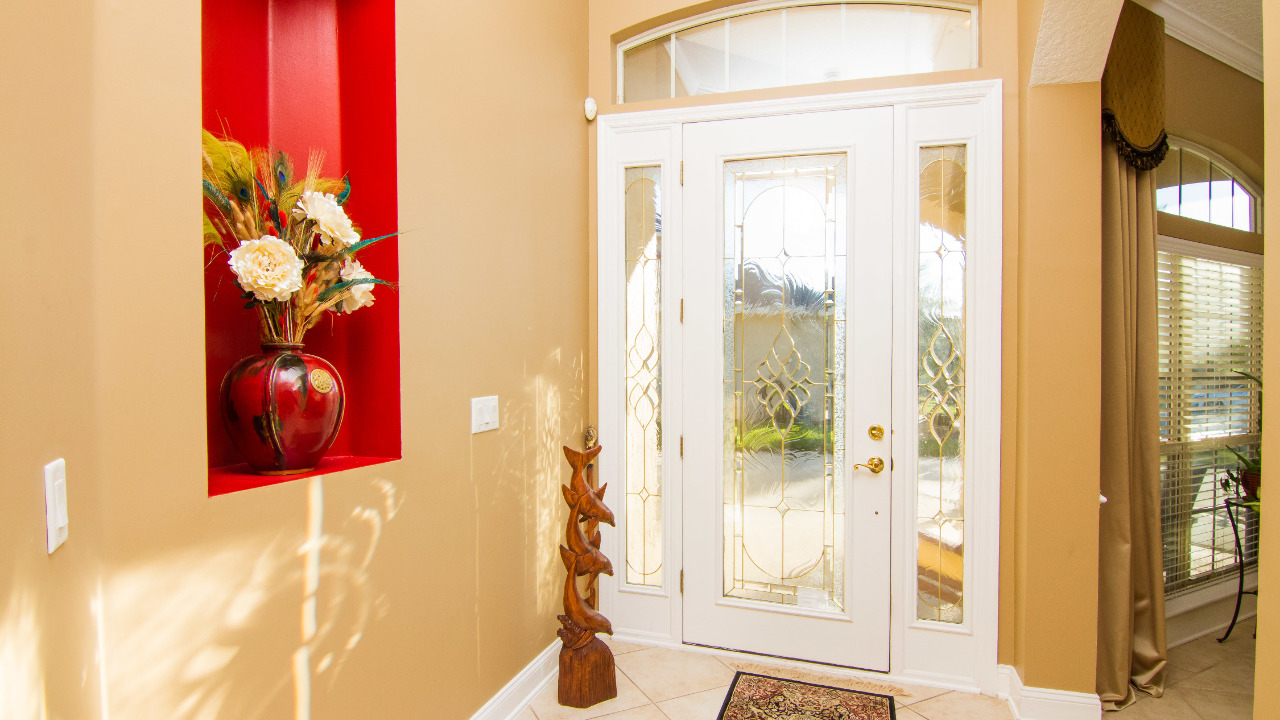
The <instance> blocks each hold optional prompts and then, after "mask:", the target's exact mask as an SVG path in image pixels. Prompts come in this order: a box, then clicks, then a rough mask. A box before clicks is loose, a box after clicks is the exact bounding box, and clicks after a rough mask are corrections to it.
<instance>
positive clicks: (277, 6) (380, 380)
mask: <svg viewBox="0 0 1280 720" xmlns="http://www.w3.org/2000/svg"><path fill="white" fill-rule="evenodd" d="M202 13H203V28H202V40H201V44H202V52H203V62H204V65H203V68H202V76H203V102H204V107H203V121H204V127H205V128H206V129H208V130H210V131H211V132H213V133H215V134H222V133H223V132H225V133H226V134H228V135H230V136H231V137H233V138H235V139H236V140H238V141H240V142H242V143H244V144H245V145H247V146H255V145H269V146H270V147H272V148H273V149H279V150H283V151H285V152H287V153H289V154H290V155H291V156H292V157H293V159H294V164H295V167H297V168H298V169H299V171H301V169H302V168H304V167H305V165H306V158H307V156H308V155H309V154H310V152H311V151H312V150H322V151H323V152H324V153H325V162H324V170H325V173H326V174H328V175H332V176H338V175H340V174H341V173H343V172H346V174H347V175H348V177H349V178H350V179H351V186H352V191H351V196H350V198H349V199H348V202H347V205H346V210H347V213H348V215H349V216H350V217H351V219H352V220H353V221H354V223H355V224H356V227H357V228H359V229H360V231H361V235H362V236H363V237H376V236H378V235H384V234H387V233H391V232H395V231H396V230H397V217H396V211H397V191H396V105H395V97H396V86H395V3H394V0H343V1H342V2H338V0H268V1H266V2H264V1H263V0H206V2H205V3H204V5H203V8H202ZM192 142H193V144H194V142H195V139H194V137H193V139H192ZM192 192H195V188H192ZM396 247H397V243H396V240H395V239H389V240H384V241H382V242H381V243H378V244H377V245H374V246H372V247H370V248H368V249H367V250H364V251H362V252H361V253H360V261H361V262H362V263H363V264H364V266H365V267H366V268H367V269H368V270H369V271H370V272H372V273H373V274H374V276H376V277H378V278H381V279H384V280H389V281H392V282H394V281H395V280H396V279H397V278H398V276H399V266H398V261H397V252H396ZM205 261H206V269H205V358H206V412H207V422H208V447H209V494H210V495H220V494H224V493H227V492H234V491H237V490H243V489H247V488H250V487H258V486H262V485H269V484H274V483H278V482H285V481H288V480H294V479H298V478H301V477H307V476H308V475H294V476H289V477H267V476H259V475H253V474H251V473H249V471H248V467H247V466H245V465H243V464H241V461H240V458H239V456H238V454H237V452H236V450H235V448H234V447H233V446H232V445H231V440H230V438H229V437H228V436H227V433H226V431H225V430H224V429H223V425H222V415H221V412H220V410H219V409H218V389H219V387H220V385H221V383H222V377H223V375H225V374H226V372H227V370H228V369H229V368H230V367H231V365H232V364H234V363H235V362H236V361H237V360H239V359H240V358H242V357H244V356H246V355H251V354H254V353H256V352H258V337H257V322H256V317H255V315H254V314H253V313H252V312H250V311H248V310H245V309H244V307H243V305H244V301H243V300H242V299H241V298H240V289H239V288H238V287H237V286H236V284H235V281H234V277H233V276H232V275H231V272H230V270H229V269H228V268H227V265H226V261H225V255H223V254H221V253H217V254H215V253H213V252H212V251H209V252H206V255H205ZM374 294H375V298H376V301H375V303H374V304H373V306H372V307H367V308H362V309H360V310H359V311H357V312H355V313H353V314H351V315H343V316H333V317H331V318H330V319H327V320H325V321H322V322H321V323H320V324H319V325H317V326H316V327H314V328H312V329H311V330H310V331H309V332H308V333H307V336H306V351H307V352H311V353H314V354H316V355H319V356H321V357H323V358H325V359H327V360H328V361H329V362H331V363H333V365H334V367H336V368H337V369H338V372H339V374H341V376H342V379H343V382H344V383H345V386H346V391H347V407H346V414H345V419H344V420H343V423H342V430H341V431H340V432H339V433H338V438H337V441H336V442H335V443H334V445H333V448H332V449H331V450H330V451H329V455H328V457H327V458H326V460H325V461H324V463H322V464H321V466H320V467H319V468H317V471H316V473H312V474H318V473H322V472H332V471H335V470H342V469H348V468H352V467H360V466H363V465H371V464H374V463H378V462H386V461H388V460H394V459H399V458H400V457H401V450H400V448H401V444H400V338H399V328H400V312H399V301H398V298H397V296H396V292H395V291H394V290H393V289H391V288H386V287H378V288H377V289H376V290H375V291H374Z"/></svg>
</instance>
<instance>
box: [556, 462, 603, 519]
mask: <svg viewBox="0 0 1280 720" xmlns="http://www.w3.org/2000/svg"><path fill="white" fill-rule="evenodd" d="M600 449H601V448H600V446H599V445H597V446H595V447H593V448H591V449H590V450H587V451H586V452H579V451H577V450H574V449H573V448H571V447H569V446H567V445H566V446H565V447H564V456H565V459H567V460H568V461H569V466H570V467H572V468H573V476H572V477H571V478H570V479H569V485H568V486H565V485H561V486H560V491H561V492H562V493H563V494H564V500H565V502H567V503H568V504H569V507H573V506H575V505H578V501H579V500H581V499H582V498H583V496H586V497H587V500H588V501H587V503H586V504H585V505H582V506H581V510H580V512H581V513H582V516H583V517H586V518H592V519H596V520H599V521H600V522H602V523H605V524H607V525H614V524H615V522H614V518H613V511H612V510H610V509H609V507H608V506H607V505H605V504H604V502H603V501H602V500H601V498H603V497H604V492H605V488H607V487H609V484H608V483H605V484H604V485H601V486H600V489H599V490H592V489H591V486H590V485H588V484H587V480H586V477H585V476H584V475H583V470H584V469H585V468H586V467H587V465H588V464H589V463H590V462H591V461H592V460H594V459H595V457H596V456H597V455H599V454H600Z"/></svg>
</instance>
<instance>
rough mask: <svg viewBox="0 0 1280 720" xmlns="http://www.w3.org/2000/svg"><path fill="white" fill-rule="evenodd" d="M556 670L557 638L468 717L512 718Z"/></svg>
mask: <svg viewBox="0 0 1280 720" xmlns="http://www.w3.org/2000/svg"><path fill="white" fill-rule="evenodd" d="M559 671H560V641H559V640H556V641H555V642H553V643H551V644H550V645H548V646H547V649H546V650H543V651H542V652H540V653H538V656H537V657H535V658H534V659H533V662H531V663H529V664H528V665H526V666H525V667H524V669H523V670H521V671H520V672H518V673H516V676H515V677H513V678H511V682H509V683H507V684H506V685H504V686H503V688H502V689H501V690H499V691H498V693H497V694H496V695H494V696H493V697H491V698H489V702H487V703H485V704H484V706H483V707H481V708H480V709H479V710H477V711H476V714H475V715H472V716H471V720H515V717H516V716H517V715H519V714H520V713H521V712H523V711H524V709H525V708H527V707H529V703H531V702H533V698H534V697H536V696H537V695H538V693H540V692H542V688H544V687H546V685H547V683H548V682H551V681H552V680H553V679H555V677H556V675H557V674H558V673H559Z"/></svg>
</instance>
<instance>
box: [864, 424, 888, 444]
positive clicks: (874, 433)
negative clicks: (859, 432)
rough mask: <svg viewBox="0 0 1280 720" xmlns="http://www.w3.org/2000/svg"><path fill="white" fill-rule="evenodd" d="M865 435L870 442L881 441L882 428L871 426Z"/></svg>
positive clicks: (882, 437) (882, 435)
mask: <svg viewBox="0 0 1280 720" xmlns="http://www.w3.org/2000/svg"><path fill="white" fill-rule="evenodd" d="M867 435H868V436H870V437H871V439H872V440H883V439H884V428H882V427H880V426H879V425H872V426H871V427H869V428H867Z"/></svg>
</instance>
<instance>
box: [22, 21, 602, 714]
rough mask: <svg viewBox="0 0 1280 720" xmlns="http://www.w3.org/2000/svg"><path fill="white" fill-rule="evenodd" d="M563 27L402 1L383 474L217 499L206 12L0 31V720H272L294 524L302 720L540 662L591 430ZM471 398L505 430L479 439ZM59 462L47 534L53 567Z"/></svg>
mask: <svg viewBox="0 0 1280 720" xmlns="http://www.w3.org/2000/svg"><path fill="white" fill-rule="evenodd" d="M586 20H587V13H586V4H585V3H584V2H563V3H553V4H547V3H523V4H522V3H514V4H513V3H507V2H498V0H472V2H468V3H448V4H445V3H431V4H423V3H401V4H400V8H399V18H398V21H399V22H398V28H399V30H398V38H397V44H398V68H399V69H398V73H399V128H400V148H399V153H400V155H399V163H400V207H401V215H400V224H401V226H402V227H403V228H405V229H408V230H411V231H412V232H411V234H409V235H407V236H406V237H405V238H404V239H403V240H402V241H401V250H400V258H401V275H400V281H401V288H400V294H401V317H402V330H401V341H402V359H401V362H402V368H403V400H404V411H403V422H404V436H403V440H404V460H403V461H400V462H397V463H394V464H390V465H383V466H379V467H374V468H368V469H363V470H358V471H350V472H345V473H341V474H336V475H331V476H328V477H326V478H324V480H323V481H322V482H321V483H317V484H315V485H312V484H310V483H308V482H307V481H299V482H291V483H286V484H283V485H279V486H275V487H270V488H263V489H258V490H253V491H249V492H244V493H239V494H235V495H231V496H226V497H220V498H215V499H209V498H207V497H206V485H205V482H206V477H205V441H204V426H203V420H202V419H203V417H204V405H203V403H204V389H203V385H204V371H203V354H202V353H203V349H202V348H203V342H202V339H203V331H202V328H201V322H202V300H201V297H202V295H201V263H202V260H201V254H200V249H199V239H198V231H197V230H196V228H197V227H198V226H199V213H200V205H199V199H198V195H197V194H196V193H195V190H194V188H195V187H196V182H197V178H198V175H199V165H198V159H197V155H196V154H194V153H195V150H194V149H195V147H196V145H195V142H196V139H195V138H196V137H197V135H196V133H197V130H198V128H199V125H200V11H199V3H195V4H192V3H171V2H162V1H160V0H150V1H149V2H134V3H116V2H107V1H106V0H97V1H96V2H95V1H93V0H78V1H70V0H69V1H68V2H66V3H59V4H57V5H56V7H53V6H50V7H43V6H39V7H38V6H37V5H33V4H29V3H28V4H22V3H6V4H5V22H4V23H3V24H0V53H2V54H3V56H4V58H5V60H6V62H5V63H4V65H5V67H6V72H5V73H4V74H3V75H0V97H2V98H3V102H0V127H3V129H4V131H3V133H0V166H3V167H4V168H5V170H6V172H5V176H4V178H3V180H0V188H2V189H3V192H0V198H3V199H2V200H0V204H2V205H3V207H4V209H5V215H6V216H7V217H8V218H9V220H8V226H7V232H6V234H5V235H6V237H5V248H6V252H7V255H8V257H9V259H10V262H11V263H16V266H17V267H15V271H14V272H13V273H11V278H10V280H9V282H6V283H5V284H4V288H5V290H4V292H5V299H6V301H7V302H5V303H3V305H2V306H0V313H2V314H3V320H2V325H0V326H2V327H3V328H4V330H5V336H6V340H5V341H4V342H2V343H0V368H3V376H4V378H5V380H6V385H7V390H6V392H5V393H4V394H3V398H4V400H3V406H4V412H3V413H0V477H3V478H4V479H3V481H0V547H3V548H4V549H5V551H4V552H3V553H0V715H4V717H5V718H6V720H8V719H10V718H13V719H14V720H28V719H34V718H37V717H40V718H43V717H46V715H44V714H42V710H41V708H42V706H44V707H47V713H48V714H47V717H50V718H62V719H64V720H79V719H81V718H97V717H108V716H109V717H113V718H123V717H135V718H173V719H177V718H192V717H197V716H199V717H221V718H231V717H234V718H238V719H245V720H249V719H252V718H270V719H272V720H274V719H276V718H284V717H294V716H295V703H294V687H295V685H294V680H293V677H292V674H291V667H292V659H291V658H292V656H293V654H294V653H295V651H296V650H297V648H298V647H299V615H300V612H301V605H302V601H303V595H304V593H303V584H302V572H303V558H302V557H299V555H298V551H299V548H300V547H301V546H302V544H303V542H304V540H305V539H306V534H307V527H308V525H307V520H308V512H309V511H314V512H315V513H316V516H317V518H319V519H321V520H322V527H321V528H320V529H322V532H323V536H322V538H321V544H320V548H321V549H320V559H321V561H322V564H321V565H320V570H321V573H320V585H319V593H318V595H317V597H318V600H319V613H320V619H321V622H322V628H321V638H320V639H319V640H318V641H317V643H316V646H315V647H314V648H313V655H312V657H313V659H312V663H311V665H312V667H313V668H319V667H320V666H322V665H326V663H327V667H326V669H325V670H323V671H320V670H318V669H317V670H316V673H315V677H314V680H313V683H312V687H311V698H312V704H311V709H310V714H309V717H312V718H316V719H317V720H318V719H320V718H352V717H388V718H407V717H422V716H423V715H422V713H423V712H427V713H428V715H429V716H431V717H438V718H464V717H468V716H470V714H471V713H472V712H474V711H475V710H476V709H477V708H478V707H479V706H480V705H481V704H482V703H483V702H485V701H486V700H487V699H488V698H489V697H491V696H492V695H493V694H494V693H495V692H496V691H497V690H498V689H499V688H501V687H502V685H503V684H505V683H506V682H507V681H508V680H509V679H511V677H512V676H513V675H514V674H515V673H516V672H517V671H518V670H519V669H520V668H522V667H523V666H524V665H525V664H526V663H528V662H529V661H530V660H531V659H532V658H533V657H534V656H535V655H536V654H537V653H538V652H540V651H541V650H542V649H544V648H545V647H546V646H547V645H548V644H549V643H550V642H551V641H552V640H553V639H554V630H555V628H556V626H557V624H556V621H555V615H556V613H557V612H558V606H559V600H558V597H559V593H558V587H559V583H558V582H557V580H556V578H557V576H558V573H559V569H558V565H559V561H558V559H557V558H556V555H555V545H556V538H557V536H558V535H559V533H560V530H561V527H560V523H561V518H562V517H563V513H562V510H561V507H560V505H561V501H560V500H559V493H558V491H557V488H556V485H557V484H558V482H559V481H560V480H561V479H562V478H563V477H564V476H565V472H564V470H565V465H564V463H563V460H562V458H561V457H560V456H559V451H558V446H559V445H560V444H561V443H575V444H576V443H578V442H579V438H580V433H581V430H582V428H583V426H584V424H585V423H584V421H585V413H586V405H585V401H584V394H583V393H584V384H583V373H584V363H585V360H586V358H585V355H584V352H585V347H586V317H585V311H584V310H583V305H584V303H585V302H586V280H585V278H586V276H587V269H586V268H587V259H586V256H585V250H586V235H585V227H584V224H585V220H586V197H587V193H586V172H585V165H586V124H585V121H584V120H583V118H582V114H581V110H580V107H581V100H582V97H583V96H584V95H585V93H586V82H587V73H586V53H585V46H584V38H585V36H586V31H587V30H586ZM357 220H358V218H357ZM379 292H383V291H379ZM246 321H249V320H248V318H246ZM349 321H350V322H359V316H358V315H357V316H354V317H352V318H351V319H350V320H349ZM491 394H496V395H498V396H499V397H500V398H501V410H502V415H501V420H502V428H501V429H500V430H499V431H497V432H492V433H487V434H483V435H477V436H472V435H470V433H469V413H470V407H469V402H468V398H470V397H473V396H479V395H491ZM56 457H66V458H67V461H68V471H69V473H68V475H69V476H68V488H69V500H70V516H71V531H70V539H69V541H68V542H67V544H66V545H65V546H64V547H63V548H62V549H61V550H59V551H58V552H57V553H56V554H54V555H53V556H46V554H45V551H44V541H43V533H44V530H43V511H44V505H43V503H44V501H43V495H42V490H41V485H40V467H41V466H42V465H43V464H44V463H45V462H48V461H49V460H52V459H53V458H56ZM309 487H311V488H312V489H314V490H318V491H319V492H313V493H309V492H308V489H309ZM320 500H322V501H323V507H322V508H321V507H320V506H319V504H318V501H320ZM375 520H376V521H381V523H382V527H381V531H382V532H381V535H380V537H379V538H378V540H377V542H376V544H374V543H373V542H372V541H371V538H372V537H373V534H372V532H371V529H372V522H373V521H375ZM370 552H371V553H372V554H371V555H368V554H369V553H370ZM367 555H368V557H369V560H368V562H367V563H366V562H365V559H366V556H367ZM326 620H330V621H332V625H331V626H327V627H326V626H325V625H324V623H325V621H326ZM356 633H360V635H359V636H358V637H356ZM353 638H354V639H355V640H358V642H356V643H355V644H354V647H352V649H350V651H349V652H348V651H347V650H346V649H345V648H346V646H347V645H348V644H349V643H350V642H351V641H352V640H353ZM100 644H101V647H100ZM326 656H328V660H327V661H326V660H325V658H326ZM103 687H105V688H106V690H107V692H106V693H105V695H104V693H102V688H103ZM184 703H187V704H186V705H184ZM183 708H185V709H183ZM202 712H208V713H209V714H207V715H205V714H201V713H202Z"/></svg>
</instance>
